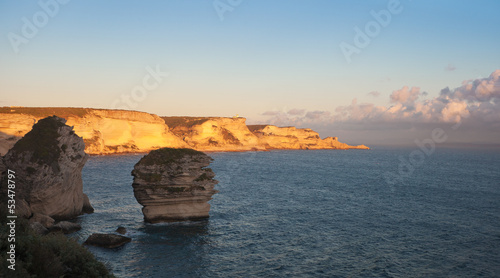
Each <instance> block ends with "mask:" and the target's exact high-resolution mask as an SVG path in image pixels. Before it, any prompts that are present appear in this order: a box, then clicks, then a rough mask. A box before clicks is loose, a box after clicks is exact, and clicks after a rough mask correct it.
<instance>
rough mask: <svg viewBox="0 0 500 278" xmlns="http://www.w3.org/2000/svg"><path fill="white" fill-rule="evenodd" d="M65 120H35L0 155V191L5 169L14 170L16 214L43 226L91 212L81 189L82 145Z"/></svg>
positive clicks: (84, 160)
mask: <svg viewBox="0 0 500 278" xmlns="http://www.w3.org/2000/svg"><path fill="white" fill-rule="evenodd" d="M65 122H66V120H65V119H62V118H58V117H56V116H53V117H48V118H45V119H42V120H40V121H38V123H36V124H35V125H33V129H32V130H31V131H30V132H28V133H26V135H25V136H24V137H23V138H22V139H20V140H19V141H18V142H17V143H16V144H15V145H14V147H13V148H11V149H10V150H9V151H8V153H7V154H6V155H5V156H4V157H3V163H4V164H5V166H4V169H3V170H4V171H3V172H2V189H1V190H2V192H1V193H2V195H3V194H4V193H6V192H5V191H6V186H3V185H5V184H6V179H7V175H6V173H7V172H6V171H7V169H10V170H12V171H15V179H14V181H15V198H16V207H15V212H16V214H17V215H18V216H22V217H25V218H32V220H31V221H30V222H39V223H41V224H42V225H44V226H45V227H47V228H50V227H51V226H52V225H53V224H54V219H56V220H64V219H71V218H74V217H76V216H78V215H80V214H82V213H84V212H86V213H90V212H93V208H92V206H91V205H90V202H89V199H88V197H87V195H85V194H84V193H83V184H82V174H81V173H82V168H83V166H84V164H85V162H86V161H87V159H88V155H87V154H86V153H85V152H84V148H85V145H84V143H83V139H82V138H81V137H79V136H77V135H76V134H75V132H74V131H73V128H72V127H70V126H67V125H65ZM4 196H5V195H4ZM2 201H3V200H2Z"/></svg>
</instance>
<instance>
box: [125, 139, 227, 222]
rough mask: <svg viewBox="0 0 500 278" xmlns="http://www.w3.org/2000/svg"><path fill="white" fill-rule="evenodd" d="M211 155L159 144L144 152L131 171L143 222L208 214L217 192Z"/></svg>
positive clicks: (205, 215) (184, 218) (202, 216)
mask: <svg viewBox="0 0 500 278" xmlns="http://www.w3.org/2000/svg"><path fill="white" fill-rule="evenodd" d="M211 161H212V158H211V157H210V156H208V155H206V154H204V153H202V152H199V151H195V150H192V149H172V148H162V149H158V150H154V151H151V152H150V153H149V154H148V155H146V156H144V157H143V158H142V159H141V160H140V161H139V162H138V163H137V164H136V165H135V166H134V170H133V171H132V175H133V176H134V182H133V184H132V186H133V187H134V195H135V198H136V199H137V201H138V202H139V203H140V204H141V205H143V206H144V207H143V209H142V212H143V214H144V219H145V221H147V222H151V223H157V222H169V221H185V220H196V219H203V218H208V217H209V214H208V212H209V210H210V204H209V203H208V201H210V200H211V199H212V195H213V194H215V193H217V190H214V185H215V184H217V183H218V181H216V180H214V179H213V178H214V176H215V174H214V172H213V171H212V169H210V168H205V167H207V166H208V165H209V164H210V162H211Z"/></svg>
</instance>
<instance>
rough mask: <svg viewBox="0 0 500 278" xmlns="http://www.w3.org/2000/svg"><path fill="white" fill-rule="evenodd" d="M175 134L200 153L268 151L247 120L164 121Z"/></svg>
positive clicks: (173, 118) (177, 119)
mask: <svg viewBox="0 0 500 278" xmlns="http://www.w3.org/2000/svg"><path fill="white" fill-rule="evenodd" d="M162 119H163V120H164V121H165V123H166V124H167V125H168V126H169V127H170V128H171V130H172V132H173V133H174V134H176V135H177V136H179V137H180V138H182V140H184V141H185V142H186V143H187V144H188V145H189V146H190V147H191V148H193V149H196V150H199V151H255V150H259V151H262V150H265V148H264V147H263V146H262V145H261V144H260V142H259V139H258V138H257V137H256V136H255V135H254V134H253V133H252V132H251V131H250V130H249V129H248V127H247V125H246V124H245V121H246V119H245V118H240V117H238V118H225V117H162Z"/></svg>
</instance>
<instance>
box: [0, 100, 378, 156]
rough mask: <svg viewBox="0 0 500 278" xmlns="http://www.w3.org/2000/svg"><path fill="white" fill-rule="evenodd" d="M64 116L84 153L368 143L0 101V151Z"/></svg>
mask: <svg viewBox="0 0 500 278" xmlns="http://www.w3.org/2000/svg"><path fill="white" fill-rule="evenodd" d="M52 115H55V116H58V117H61V118H65V119H66V120H67V124H68V125H69V126H73V127H74V131H75V133H76V134H78V135H79V136H81V137H83V140H84V142H85V152H86V153H88V154H94V155H100V154H119V153H144V152H149V151H151V150H154V149H158V148H162V147H171V148H193V149H195V150H199V151H266V150H275V149H283V150H284V149H288V150H299V149H369V148H368V147H367V146H364V145H358V146H350V145H348V144H345V143H341V142H339V141H338V139H337V137H327V138H324V139H321V138H320V136H319V134H318V133H317V132H315V131H313V130H311V129H308V128H295V127H277V126H273V125H246V123H245V122H246V119H245V118H242V117H233V118H229V117H160V116H157V115H155V114H149V113H146V112H138V111H128V110H108V109H92V108H62V107H0V155H4V154H5V153H6V152H7V151H8V150H9V149H10V148H12V146H13V145H14V144H15V143H16V142H17V141H18V140H19V139H20V138H21V137H23V136H24V135H25V134H26V133H27V132H28V131H30V130H31V128H32V126H33V124H34V123H36V122H37V121H39V120H40V119H43V118H45V117H48V116H52Z"/></svg>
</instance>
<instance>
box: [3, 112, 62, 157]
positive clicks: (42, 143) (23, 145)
mask: <svg viewBox="0 0 500 278" xmlns="http://www.w3.org/2000/svg"><path fill="white" fill-rule="evenodd" d="M64 125H65V124H64V123H63V122H62V121H61V120H59V119H58V118H57V117H55V116H52V117H47V118H45V119H42V120H40V121H38V122H37V123H36V124H35V125H33V129H32V130H31V131H30V132H28V133H26V135H24V137H23V138H21V140H19V141H17V143H16V144H15V145H14V147H13V148H12V151H13V152H16V153H22V152H25V151H30V152H33V156H32V157H31V162H38V163H39V164H47V165H51V164H52V162H54V161H56V160H57V159H58V157H59V155H60V153H61V149H60V148H59V146H58V141H57V138H59V136H60V135H59V132H58V130H59V128H61V127H63V126H64Z"/></svg>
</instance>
